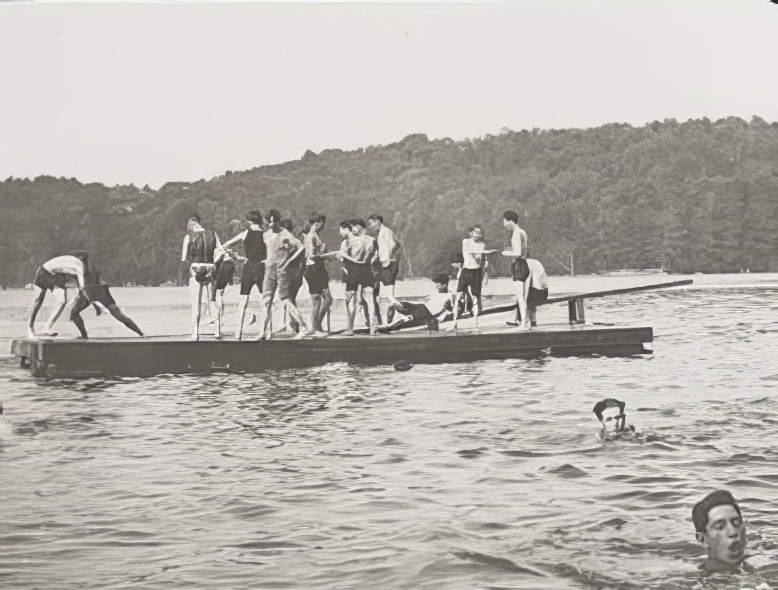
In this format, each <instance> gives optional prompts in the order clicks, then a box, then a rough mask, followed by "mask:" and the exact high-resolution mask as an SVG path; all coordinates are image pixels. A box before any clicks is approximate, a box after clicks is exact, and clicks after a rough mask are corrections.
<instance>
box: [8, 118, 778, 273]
mask: <svg viewBox="0 0 778 590" xmlns="http://www.w3.org/2000/svg"><path fill="white" fill-rule="evenodd" d="M0 206H1V207H2V215H1V216H0V253H1V254H2V256H3V259H4V265H2V267H0V283H1V284H3V285H7V286H19V285H23V284H25V283H27V282H30V281H31V280H32V277H33V274H34V271H35V268H36V266H37V265H38V264H39V263H40V262H42V261H44V260H45V259H47V258H48V257H50V256H53V255H56V254H60V253H65V252H70V251H73V250H77V249H85V250H89V251H90V252H92V254H93V256H94V257H95V258H96V259H97V261H98V263H99V265H100V267H101V268H102V269H103V274H104V275H105V276H106V278H107V279H108V280H109V281H111V282H113V283H115V284H120V283H122V282H133V283H140V284H161V283H163V282H166V281H170V280H177V279H180V276H179V274H180V265H179V258H180V253H181V241H182V237H183V234H184V231H185V225H186V220H187V219H188V217H189V216H190V215H192V214H193V213H195V212H197V213H199V214H200V215H201V217H202V218H203V220H204V222H205V223H206V224H207V225H210V226H211V227H213V228H214V229H216V230H217V232H218V233H219V235H220V237H222V239H226V238H228V237H230V236H232V235H234V233H235V232H237V231H238V229H239V228H238V224H237V222H236V221H235V220H236V219H239V218H240V217H241V215H242V214H243V212H244V211H245V210H247V209H250V208H254V207H258V208H260V209H261V210H262V211H263V212H265V211H267V210H268V209H269V208H271V207H274V208H278V209H280V210H281V211H282V213H284V214H285V215H288V216H290V217H291V218H292V219H294V220H295V222H296V223H297V224H298V225H302V222H303V220H304V219H305V218H306V217H308V216H309V215H310V214H311V213H313V212H321V213H325V214H326V215H328V217H329V219H330V220H331V223H329V225H328V227H327V229H326V232H325V241H326V242H327V243H329V244H330V246H331V247H337V246H338V245H339V243H340V238H339V237H338V234H337V221H338V220H340V219H344V218H348V217H354V216H362V217H366V216H367V215H368V214H370V213H374V212H376V213H380V214H382V215H383V216H384V219H385V222H386V224H387V225H388V226H389V227H391V228H393V229H394V230H395V231H396V232H397V233H398V234H399V236H400V238H401V241H402V243H403V245H404V249H403V263H402V267H401V268H402V272H403V274H404V275H405V276H409V275H414V276H430V275H432V274H433V273H437V272H440V270H442V269H448V268H450V262H451V258H452V255H453V254H454V252H455V251H456V250H457V248H458V247H459V243H460V240H461V239H462V237H465V236H466V232H467V228H468V226H469V225H471V224H473V223H478V224H481V225H482V226H483V228H484V230H485V234H486V241H487V243H488V244H489V245H490V246H494V247H498V248H501V247H502V246H503V244H504V240H505V236H504V230H503V229H502V223H501V214H502V212H503V211H504V210H505V209H515V210H517V211H518V213H519V215H520V221H521V225H522V226H523V227H524V228H525V229H526V230H527V233H528V234H529V246H530V254H531V255H532V256H533V257H536V258H538V259H540V260H541V261H542V262H543V263H544V264H545V265H546V268H547V269H548V270H549V271H550V272H552V273H566V272H570V270H571V266H574V269H575V272H576V273H590V272H602V271H608V270H615V269H620V268H657V267H660V266H663V267H664V268H665V269H666V270H670V271H676V272H694V271H701V272H737V271H740V270H742V269H746V268H748V269H750V270H751V271H778V247H777V242H776V233H777V230H778V124H776V123H771V124H768V123H766V122H765V121H764V120H762V119H760V118H758V117H754V118H752V120H751V121H750V122H746V121H744V120H742V119H739V118H736V117H730V118H727V119H721V120H719V121H716V122H712V121H710V120H708V119H707V118H703V119H697V120H689V121H687V122H685V123H678V122H677V121H675V120H672V119H670V120H665V121H664V122H658V121H655V122H653V123H650V124H647V125H645V126H643V127H632V126H630V125H627V124H609V125H603V126H601V127H597V128H592V129H564V130H556V129H551V130H541V129H532V130H522V131H511V130H508V129H504V130H503V132H502V133H500V134H499V135H497V136H493V135H487V136H486V137H482V138H477V139H468V140H464V141H458V142H457V141H453V140H451V139H449V138H444V139H437V140H429V139H428V138H427V137H426V136H425V135H422V134H416V135H410V136H408V137H406V138H404V139H403V140H402V141H399V142H397V143H393V144H390V145H384V146H369V147H366V148H363V149H358V150H354V151H348V152H346V151H342V150H338V149H330V150H325V151H323V152H321V153H319V154H315V153H313V152H311V151H307V152H306V153H305V154H304V155H303V156H302V158H301V159H300V160H296V161H291V162H286V163H283V164H278V165H273V166H263V167H259V168H254V169H252V170H247V171H243V172H232V171H227V172H226V173H225V174H224V175H222V176H219V177H217V178H213V179H211V180H200V181H197V182H191V183H190V182H170V183H167V184H165V185H164V186H162V187H161V188H160V189H159V190H152V189H150V188H149V187H143V188H137V187H135V186H133V185H129V186H114V187H106V186H103V185H102V184H97V183H91V184H82V183H80V182H79V181H77V180H76V179H66V178H53V177H48V176H41V177H38V178H35V179H34V180H30V179H18V178H8V179H7V180H5V181H4V182H2V183H0ZM493 258H494V260H495V262H496V263H497V264H496V265H495V266H496V268H495V270H496V271H497V272H498V273H506V272H507V268H506V265H505V262H504V261H502V260H501V257H499V256H498V257H493Z"/></svg>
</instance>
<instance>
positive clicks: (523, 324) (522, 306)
mask: <svg viewBox="0 0 778 590" xmlns="http://www.w3.org/2000/svg"><path fill="white" fill-rule="evenodd" d="M502 224H503V227H505V229H507V230H508V231H510V232H511V245H510V248H509V249H507V250H504V251H503V253H502V254H503V256H507V257H509V258H511V259H512V262H511V275H512V277H513V286H514V294H515V297H516V304H517V305H518V312H519V316H520V318H521V320H520V321H519V326H518V327H519V328H520V329H525V330H529V329H530V327H531V325H530V320H529V317H528V315H527V296H528V291H529V283H528V282H527V279H528V278H529V274H530V271H529V267H528V266H527V232H525V231H524V230H523V229H521V228H520V227H519V214H518V213H516V212H515V211H512V210H510V209H509V210H507V211H506V212H505V213H503V215H502Z"/></svg>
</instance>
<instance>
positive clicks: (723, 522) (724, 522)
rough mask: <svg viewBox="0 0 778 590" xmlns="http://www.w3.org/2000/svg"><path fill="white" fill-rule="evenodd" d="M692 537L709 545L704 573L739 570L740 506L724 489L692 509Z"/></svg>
mask: <svg viewBox="0 0 778 590" xmlns="http://www.w3.org/2000/svg"><path fill="white" fill-rule="evenodd" d="M692 522H694V530H695V537H696V539H697V540H698V541H699V542H700V543H704V544H705V545H707V546H708V557H707V558H706V559H705V563H704V564H703V565H702V569H704V570H705V571H707V572H738V571H740V568H741V566H744V565H745V563H744V562H745V552H746V523H745V522H744V521H743V516H742V515H741V514H740V506H738V503H737V502H736V501H735V498H734V497H733V496H732V494H731V493H730V492H728V491H726V490H716V491H715V492H711V493H710V494H708V495H707V496H705V497H704V498H703V499H702V500H700V501H699V502H697V503H696V504H695V505H694V508H692Z"/></svg>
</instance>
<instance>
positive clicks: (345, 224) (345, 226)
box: [338, 219, 352, 229]
mask: <svg viewBox="0 0 778 590" xmlns="http://www.w3.org/2000/svg"><path fill="white" fill-rule="evenodd" d="M338 225H339V226H340V227H342V228H343V229H351V226H352V223H351V220H350V219H344V220H343V221H341V222H339V223H338Z"/></svg>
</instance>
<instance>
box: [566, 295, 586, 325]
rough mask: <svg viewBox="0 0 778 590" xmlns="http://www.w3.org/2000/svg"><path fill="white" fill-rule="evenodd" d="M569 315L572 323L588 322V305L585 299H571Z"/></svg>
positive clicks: (568, 307) (568, 309)
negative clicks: (586, 305)
mask: <svg viewBox="0 0 778 590" xmlns="http://www.w3.org/2000/svg"><path fill="white" fill-rule="evenodd" d="M567 315H568V318H569V319H570V323H571V324H585V323H586V307H585V306H584V300H583V299H571V300H570V301H568V302H567Z"/></svg>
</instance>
